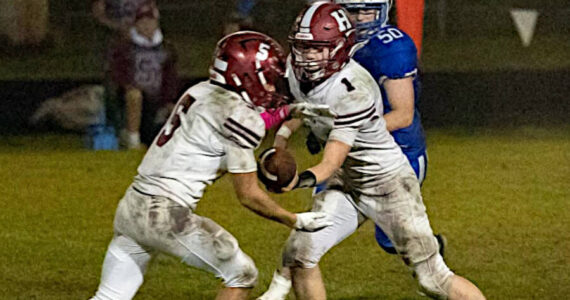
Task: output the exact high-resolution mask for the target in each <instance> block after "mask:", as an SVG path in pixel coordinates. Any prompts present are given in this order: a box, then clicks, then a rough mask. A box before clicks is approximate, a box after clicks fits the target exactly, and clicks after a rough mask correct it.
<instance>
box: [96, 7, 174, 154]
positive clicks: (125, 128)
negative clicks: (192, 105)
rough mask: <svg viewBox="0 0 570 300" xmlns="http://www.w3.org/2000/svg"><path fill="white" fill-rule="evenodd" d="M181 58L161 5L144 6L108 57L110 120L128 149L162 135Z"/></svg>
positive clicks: (171, 102)
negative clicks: (167, 35) (165, 30)
mask: <svg viewBox="0 0 570 300" xmlns="http://www.w3.org/2000/svg"><path fill="white" fill-rule="evenodd" d="M176 59H177V58H176V52H175V50H174V48H173V47H172V45H171V44H169V43H168V42H167V41H165V40H164V37H163V34H162V31H161V29H160V25H159V14H158V9H157V8H156V6H154V5H152V4H145V5H143V6H141V7H139V9H137V12H136V14H135V18H134V25H133V26H132V27H131V28H130V29H129V32H128V35H127V36H125V37H123V38H122V39H120V40H119V41H118V42H117V43H115V44H114V45H113V46H112V47H111V49H110V55H109V68H110V78H111V83H110V85H109V89H110V90H111V92H110V93H109V95H110V96H109V97H107V102H106V105H105V108H106V112H107V113H106V115H107V124H110V125H112V126H114V127H115V130H116V131H117V132H120V134H119V141H120V143H121V145H122V146H123V147H126V148H129V149H131V148H139V147H140V146H141V143H143V144H146V145H149V144H150V143H151V142H152V140H153V139H154V137H155V136H156V134H157V133H158V130H159V129H160V127H161V126H162V124H163V123H164V121H165V119H166V117H167V116H168V113H169V110H170V109H171V108H172V106H173V102H174V101H175V100H176V97H177V96H178V76H177V71H176Z"/></svg>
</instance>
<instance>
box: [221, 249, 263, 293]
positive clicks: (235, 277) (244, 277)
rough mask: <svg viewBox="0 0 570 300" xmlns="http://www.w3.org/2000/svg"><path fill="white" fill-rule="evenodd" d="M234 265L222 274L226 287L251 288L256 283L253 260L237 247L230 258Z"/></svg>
mask: <svg viewBox="0 0 570 300" xmlns="http://www.w3.org/2000/svg"><path fill="white" fill-rule="evenodd" d="M232 263H233V265H234V267H233V268H232V270H231V272H229V274H224V275H223V277H224V285H225V286H227V287H238V288H252V287H254V286H255V284H256V283H257V268H256V267H255V263H254V262H253V260H252V259H251V258H250V257H249V256H247V254H245V253H244V252H243V251H241V249H239V250H238V251H237V252H236V254H235V256H234V257H233V259H232Z"/></svg>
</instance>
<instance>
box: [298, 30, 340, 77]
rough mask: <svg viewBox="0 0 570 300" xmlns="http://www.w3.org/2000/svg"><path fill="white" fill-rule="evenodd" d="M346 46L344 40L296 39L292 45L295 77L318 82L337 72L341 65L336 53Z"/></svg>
mask: <svg viewBox="0 0 570 300" xmlns="http://www.w3.org/2000/svg"><path fill="white" fill-rule="evenodd" d="M343 46H344V41H342V40H340V41H337V42H328V41H303V40H294V41H293V42H292V45H291V54H292V58H293V60H292V64H293V69H294V71H295V77H296V78H297V80H299V81H302V82H316V81H320V80H323V79H326V78H328V77H329V76H331V75H332V74H333V73H335V72H337V71H338V70H339V69H340V68H341V65H340V64H339V62H338V60H336V57H335V55H336V54H337V53H338V51H339V50H340V49H342V48H343Z"/></svg>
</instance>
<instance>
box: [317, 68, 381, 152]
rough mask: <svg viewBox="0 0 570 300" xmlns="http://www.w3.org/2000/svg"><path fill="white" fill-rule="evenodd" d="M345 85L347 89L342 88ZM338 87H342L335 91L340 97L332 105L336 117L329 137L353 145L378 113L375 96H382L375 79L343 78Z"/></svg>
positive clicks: (336, 95) (334, 93)
mask: <svg viewBox="0 0 570 300" xmlns="http://www.w3.org/2000/svg"><path fill="white" fill-rule="evenodd" d="M343 86H344V88H345V91H343V90H342V88H343ZM338 87H340V89H338V88H335V89H334V90H335V91H333V95H335V97H338V98H337V99H336V101H334V103H335V104H334V105H333V106H332V109H333V111H334V112H335V113H336V117H335V118H334V124H333V127H332V130H331V132H330V134H329V138H328V139H329V140H336V141H340V142H342V143H345V144H347V145H349V146H352V145H353V144H354V140H355V139H356V136H357V135H358V133H359V131H360V130H361V128H362V127H363V126H364V125H365V124H366V123H367V122H369V121H370V120H371V118H372V117H374V115H376V114H377V113H376V106H377V105H376V102H375V101H374V97H380V93H379V91H377V89H378V87H377V85H376V84H375V83H374V82H373V81H371V82H368V81H366V80H364V81H361V80H359V79H356V80H355V79H354V78H353V79H352V80H349V79H342V80H341V84H340V85H338ZM374 88H375V89H374Z"/></svg>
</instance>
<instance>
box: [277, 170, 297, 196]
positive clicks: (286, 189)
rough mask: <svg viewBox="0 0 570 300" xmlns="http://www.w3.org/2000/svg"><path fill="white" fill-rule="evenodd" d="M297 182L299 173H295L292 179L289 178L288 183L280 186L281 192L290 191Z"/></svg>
mask: <svg viewBox="0 0 570 300" xmlns="http://www.w3.org/2000/svg"><path fill="white" fill-rule="evenodd" d="M298 182H299V174H298V173H295V177H294V178H293V180H291V182H289V184H288V185H287V186H286V187H283V188H281V192H282V193H287V192H290V191H292V190H293V189H295V187H296V186H297V183H298Z"/></svg>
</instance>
